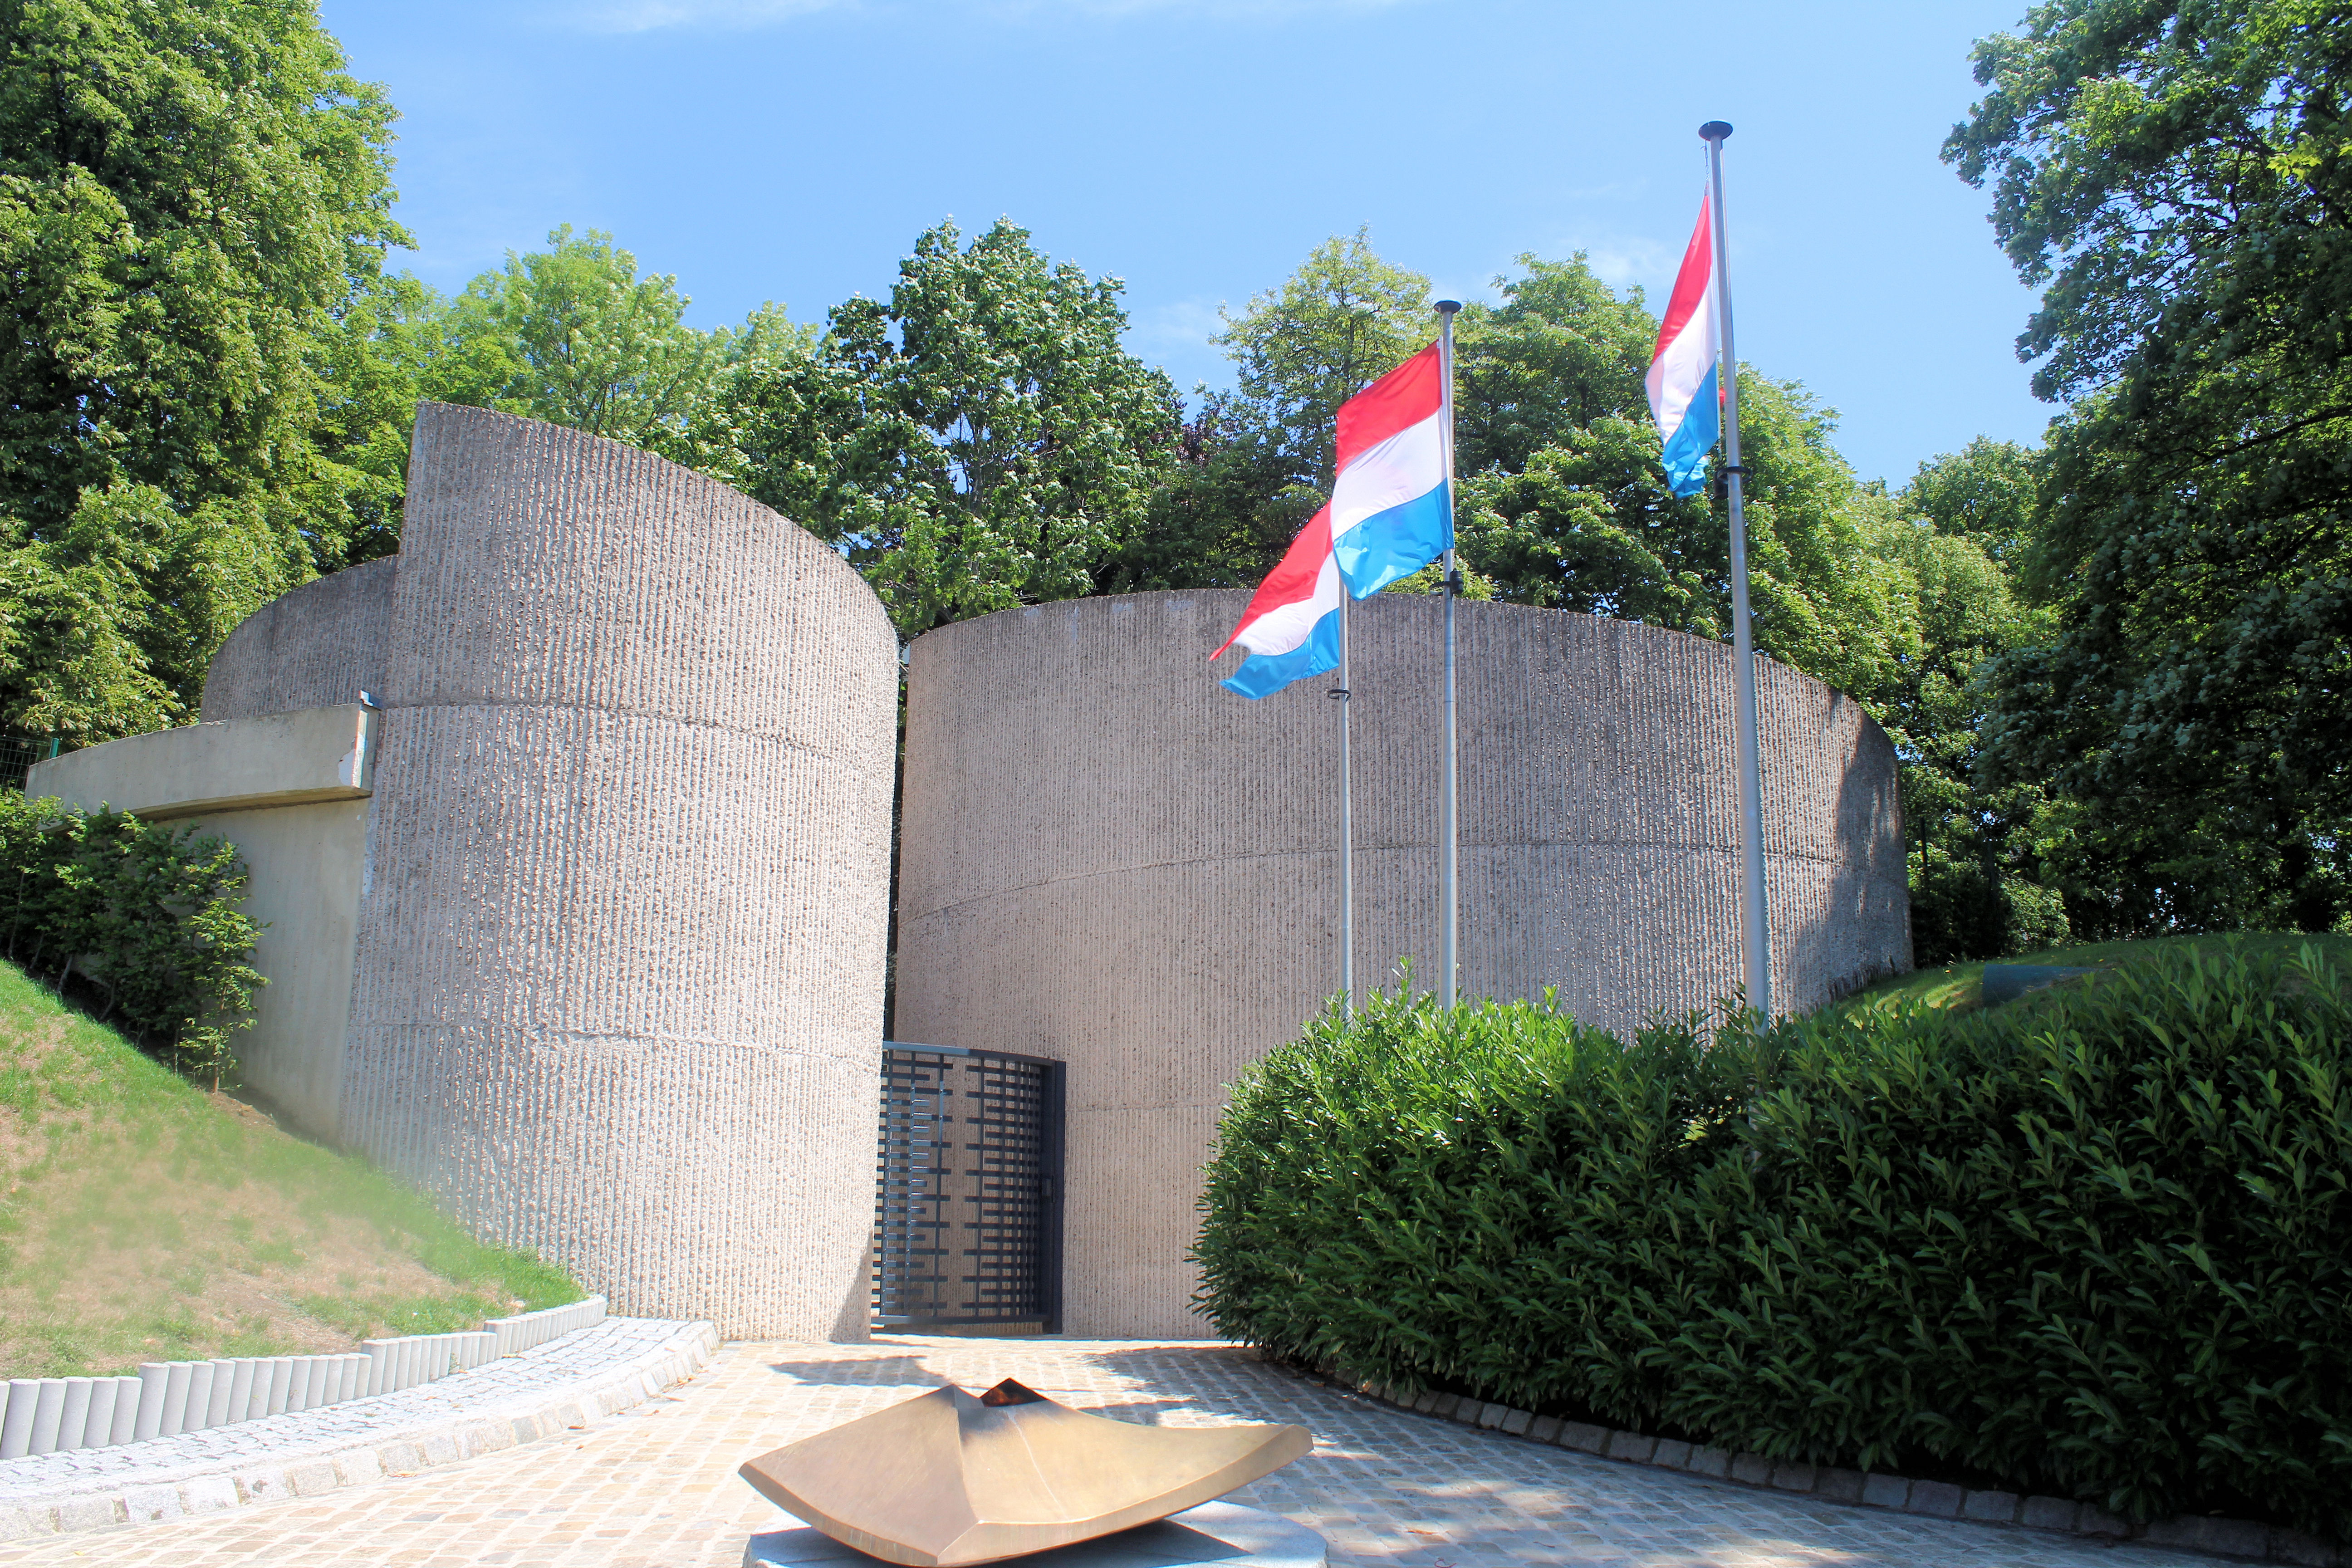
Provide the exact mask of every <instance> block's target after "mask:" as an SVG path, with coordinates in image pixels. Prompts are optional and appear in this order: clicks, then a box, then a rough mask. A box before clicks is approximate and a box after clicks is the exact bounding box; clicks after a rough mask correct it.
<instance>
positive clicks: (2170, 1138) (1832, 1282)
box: [1198, 949, 2352, 1539]
mask: <svg viewBox="0 0 2352 1568" xmlns="http://www.w3.org/2000/svg"><path fill="white" fill-rule="evenodd" d="M2345 980H2346V977H2345V975H2344V974H2343V973H2339V972H2337V971H2336V970H2335V969H2334V968H2332V967H2331V964H2330V961H2329V960H2328V959H2327V958H2326V956H2325V955H2324V954H2323V953H2322V952H2319V951H2318V950H2316V949H2305V950H2303V952H2301V954H2300V955H2299V956H2282V955H2276V954H2248V953H2243V952H2223V953H2221V954H2219V955H2213V954H2207V955H2203V956H2200V955H2199V954H2196V953H2192V952H2182V953H2179V954H2178V955H2176V956H2174V957H2171V958H2168V959H2166V960H2163V961H2159V962H2155V963H2145V964H2141V965H2136V966H2133V967H2130V968H2126V969H2123V970H2120V971H2117V972H2116V973H2112V974H2105V975H2101V976H2098V977H2096V978H2095V983H2090V984H2082V985H2079V986H2075V987H2070V988H2067V989H2065V990H2063V991H2061V992H2057V993H2053V994H2047V995H2045V996H2042V997H2039V998H2033V999H2030V1000H2029V1001H2028V1002H2025V1003H2020V1004H2016V1005H2012V1006H2011V1007H2008V1008H2003V1009H2000V1010H1998V1011H1993V1012H1988V1013H1978V1014H1972V1015H1965V1016H1959V1015H1953V1014H1949V1013H1929V1012H1926V1011H1923V1010H1916V1009H1914V1010H1910V1011H1906V1012H1898V1013H1895V1014H1893V1015H1887V1014H1874V1013H1872V1012H1870V1011H1867V1010H1861V1009H1856V1010H1851V1011H1847V1012H1844V1013H1841V1014H1838V1015H1834V1016H1832V1015H1824V1016H1820V1017H1817V1018H1814V1019H1811V1020H1799V1021H1795V1022H1791V1023H1789V1024H1785V1025H1782V1026H1779V1027H1777V1028H1775V1029H1772V1030H1770V1031H1769V1032H1762V1033H1759V1032H1754V1031H1751V1030H1748V1029H1747V1028H1745V1027H1739V1026H1723V1027H1719V1028H1717V1029H1716V1030H1715V1031H1713V1032H1712V1033H1710V1032H1709V1030H1708V1029H1707V1028H1706V1020H1704V1019H1690V1020H1685V1021H1683V1022H1681V1023H1678V1024H1675V1025H1672V1026H1665V1027H1660V1028H1656V1029H1654V1030H1651V1031H1649V1032H1646V1033H1644V1034H1643V1035H1642V1036H1640V1037H1638V1038H1637V1039H1636V1040H1634V1041H1633V1043H1632V1044H1630V1045H1627V1044H1622V1043H1621V1042H1619V1041H1618V1040H1616V1039H1615V1038H1613V1037H1610V1036H1608V1035H1606V1034H1602V1033H1600V1032H1598V1031H1594V1030H1589V1029H1583V1028H1580V1027H1579V1026H1577V1025H1576V1024H1574V1023H1573V1022H1572V1021H1571V1020H1570V1019H1568V1018H1566V1017H1564V1016H1559V1015H1558V1014H1556V1013H1554V1012H1551V1011H1548V1010H1546V1009H1544V1008H1541V1007H1535V1006H1529V1005H1524V1004H1515V1005H1494V1004H1489V1005H1485V1006H1481V1007H1475V1008H1467V1007H1465V1008H1463V1009H1460V1010H1458V1011H1457V1012H1456V1013H1455V1014H1454V1015H1453V1016H1447V1015H1444V1014H1442V1013H1440V1012H1439V1011H1437V1010H1436V1009H1435V1007H1434V1006H1433V1005H1431V1004H1429V1003H1428V1002H1427V1001H1426V1000H1418V1001H1406V1000H1401V999H1399V998H1396V997H1387V998H1383V999H1381V1000H1380V1001H1377V1002H1375V1003H1374V1004H1373V1005H1370V1007H1368V1008H1367V1009H1365V1010H1364V1011H1363V1012H1362V1013H1361V1015H1360V1016H1359V1019H1358V1021H1357V1023H1356V1024H1355V1026H1353V1027H1348V1026H1342V1025H1341V1024H1340V1023H1339V1021H1338V1020H1337V1019H1336V1017H1327V1018H1325V1019H1324V1020H1322V1021H1321V1022H1320V1023H1318V1024H1317V1025H1315V1026H1313V1027H1311V1028H1310V1030H1309V1031H1308V1033H1307V1036H1306V1037H1305V1038H1303V1039H1302V1040H1300V1041H1299V1042H1298V1043H1297V1044H1295V1045H1292V1046H1289V1047H1285V1048H1284V1049H1282V1050H1280V1051H1278V1052H1276V1053H1275V1054H1274V1055H1273V1056H1271V1057H1269V1058H1267V1059H1266V1060H1265V1062H1264V1063H1262V1064H1261V1065H1260V1066H1259V1067H1258V1068H1255V1070H1254V1071H1252V1072H1251V1073H1250V1074H1249V1075H1248V1076H1247V1077H1246V1078H1245V1079H1244V1081H1242V1082H1241V1083H1239V1084H1236V1085H1235V1086H1234V1094H1233V1102H1232V1106H1231V1109H1230V1110H1228V1111H1227V1112H1226V1114H1225V1117H1224V1119H1223V1124H1222V1127H1221V1131H1220V1138H1219V1144H1218V1149H1217V1152H1216V1155H1215V1158H1214V1160H1213V1163H1212V1165H1211V1167H1210V1172H1209V1182H1208V1189H1207V1194H1206V1196H1205V1197H1204V1199H1203V1207H1204V1209H1205V1211H1206V1219H1205V1224H1204V1226H1203V1230H1202V1236H1201V1239H1200V1242H1199V1247H1198V1258H1199V1260H1200V1262H1201V1264H1202V1268H1203V1274H1204V1279H1205V1284H1204V1286H1203V1289H1202V1306H1203V1308H1204V1310H1206V1311H1207V1312H1208V1313H1209V1315H1210V1316H1211V1317H1212V1318H1213V1319H1214V1320H1215V1321H1216V1323H1217V1326H1218V1327H1219V1329H1220V1330H1221V1331H1223V1332H1225V1333H1227V1334H1229V1335H1233V1336H1235V1337H1238V1338H1242V1339H1245V1340H1248V1341H1252V1342H1256V1343H1258V1344H1261V1345H1264V1346H1266V1347H1268V1348H1269V1349H1271V1350H1273V1351H1275V1352H1278V1353H1282V1354H1286V1355H1290V1356H1294V1357H1297V1358H1301V1359H1305V1360H1308V1361H1312V1362H1318V1363H1320V1362H1326V1361H1328V1362H1336V1363H1339V1365H1340V1366H1342V1367H1344V1368H1345V1369H1347V1370H1348V1371H1349V1373H1351V1374H1353V1375H1356V1376H1360V1377H1370V1378H1376V1379H1379V1380H1381V1381H1383V1382H1388V1383H1394V1384H1406V1385H1426V1384H1433V1383H1440V1384H1446V1385H1449V1386H1454V1387H1458V1388H1464V1389H1466V1390H1470V1391H1475V1392H1476V1393H1479V1394H1483V1395H1485V1396H1486V1397H1488V1398H1491V1399H1495V1400H1499V1401H1503V1402H1506V1403H1508V1404H1511V1405H1517V1406H1520V1407H1522V1408H1532V1409H1537V1410H1556V1411H1574V1412H1582V1413H1585V1414H1587V1415H1590V1416H1592V1417H1597V1418H1599V1419H1601V1420H1604V1421H1606V1422H1609V1423H1611V1424H1613V1425H1617V1426H1630V1427H1634V1428H1637V1429H1642V1430H1646V1431H1651V1432H1660V1433H1673V1434H1679V1435H1681V1436H1688V1437H1692V1438H1696V1439H1703V1440H1705V1441H1707V1442H1711V1443H1715V1444H1717V1445H1720V1446H1723V1447H1733V1448H1744V1449H1752V1450H1755V1451H1757V1452H1759V1453H1764V1454H1768V1455H1774V1456H1789V1457H1794V1458H1805V1459H1810V1460H1812V1461H1815V1462H1819V1463H1833V1464H1841V1465H1848V1466H1856V1467H1861V1468H1876V1469H1883V1470H1895V1471H1898V1472H1908V1473H1913V1474H1916V1473H1919V1472H1920V1471H1921V1470H1923V1469H1925V1470H1930V1471H1936V1470H1940V1471H1943V1472H1945V1473H1966V1474H1972V1475H1973V1476H1975V1477H1978V1478H1999V1479H2000V1480H2001V1481H2002V1482H2004V1483H2005V1484H2007V1485H2009V1486H2011V1487H2012V1488H2014V1489H2018V1490H2020V1491H2026V1492H2042V1493H2056V1494H2060V1495H2065V1496H2071V1497H2075V1498H2080V1499H2083V1500H2088V1501H2092V1502H2095V1503H2098V1504H2100V1505H2101V1506H2104V1507H2106V1508H2109V1509H2112V1510H2116V1511H2117V1512H2120V1513H2123V1514H2125V1515H2126V1516H2127V1517H2130V1518H2134V1519H2138V1520H2146V1519H2149V1518H2154V1517H2161V1516H2167V1515H2170V1514H2175V1513H2183V1512H2204V1511H2215V1510H2218V1511H2222V1512H2230V1513H2245V1512H2253V1513H2258V1514H2260V1515H2262V1516H2263V1517H2265V1518H2269V1519H2272V1520H2275V1521H2283V1522H2286V1523H2289V1524H2292V1525H2294V1526H2296V1527H2298V1528H2301V1529H2305V1530H2309V1531H2318V1532H2321V1533H2324V1534H2329V1535H2333V1536H2335V1537H2336V1538H2338V1539H2343V1538H2346V1537H2347V1535H2352V1198H2347V1192H2346V1184H2347V1178H2348V1177H2352V1085H2347V1068H2352V1006H2347V994H2346V988H2345Z"/></svg>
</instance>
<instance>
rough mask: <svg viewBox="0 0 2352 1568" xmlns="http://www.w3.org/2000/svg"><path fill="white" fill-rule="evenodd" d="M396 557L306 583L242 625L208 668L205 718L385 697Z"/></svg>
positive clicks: (245, 716) (243, 716)
mask: <svg viewBox="0 0 2352 1568" xmlns="http://www.w3.org/2000/svg"><path fill="white" fill-rule="evenodd" d="M399 578H400V558H399V557H398V556H396V555H390V556H386V557H384V558H383V560H381V561H371V562H369V563H367V564H366V565H364V566H353V567H352V568H351V569H350V570H348V571H343V572H338V573H336V574H334V575H333V576H331V577H321V578H319V579H318V580H317V581H316V582H311V583H305V584H302V585H301V586H300V587H299V588H297V589H295V590H294V591H293V592H292V593H290V594H285V595H280V596H278V598H275V599H272V600H271V601H270V602H269V603H268V604H266V605H262V606H261V608H259V609H257V610H256V611H254V612H253V614H251V615H249V616H246V618H245V619H244V620H242V621H240V622H238V623H237V627H236V630H235V631H233V632H231V633H229V634H228V640H227V641H226V642H224V643H222V644H221V647H220V651H219V652H218V653H215V655H213V661H212V663H211V664H210V665H209V666H208V667H206V668H205V701H204V714H203V717H204V720H205V722H207V723H210V722H212V721H215V720H226V719H255V718H258V717H260V716H261V715H262V714H264V713H290V712H293V711H296V710H299V709H304V708H333V707H337V706H340V705H341V704H343V703H346V702H357V701H358V700H360V693H361V692H362V691H365V692H367V693H369V694H370V695H372V696H375V697H377V698H378V699H379V700H381V698H382V693H383V670H384V664H383V656H384V647H385V644H386V643H387V642H388V641H389V640H390V638H391V636H392V596H393V592H394V585H395V584H397V583H398V581H399Z"/></svg>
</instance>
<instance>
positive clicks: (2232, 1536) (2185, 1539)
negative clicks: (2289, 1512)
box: [2139, 1517, 2271, 1557]
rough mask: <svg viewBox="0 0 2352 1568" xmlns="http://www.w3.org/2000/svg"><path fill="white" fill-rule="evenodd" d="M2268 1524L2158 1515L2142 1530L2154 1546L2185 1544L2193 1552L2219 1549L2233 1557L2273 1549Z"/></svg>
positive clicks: (2147, 1540) (2253, 1555)
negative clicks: (2171, 1517) (2158, 1516)
mask: <svg viewBox="0 0 2352 1568" xmlns="http://www.w3.org/2000/svg"><path fill="white" fill-rule="evenodd" d="M2270 1538H2271V1531H2270V1526H2268V1525H2266V1524H2256V1523H2254V1522H2253V1521H2252V1520H2244V1519H2198V1518H2193V1517H2189V1518H2181V1519H2159V1520H2157V1521H2155V1522H2153V1523H2151V1524H2150V1525H2149V1526H2148V1527H2147V1529H2146V1530H2145V1531H2141V1532H2140V1537H2139V1539H2140V1540H2142V1541H2143V1542H2147V1544H2149V1545H2151V1546H2185V1547H2187V1548H2189V1550H2190V1551H2192V1552H2225V1553H2227V1554H2228V1555H2230V1556H2232V1557H2261V1556H2263V1555H2264V1554H2265V1553H2267V1552H2269V1550H2270Z"/></svg>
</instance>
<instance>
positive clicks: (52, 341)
mask: <svg viewBox="0 0 2352 1568" xmlns="http://www.w3.org/2000/svg"><path fill="white" fill-rule="evenodd" d="M391 120H392V110H391V108H390V106H389V105H388V104H387V103H386V102H385V101H384V100H383V96H382V94H381V93H380V92H379V91H378V90H377V89H373V88H371V87H364V86H362V85H361V84H359V83H358V82H356V81H354V80H352V78H351V77H350V76H349V75H348V74H346V72H345V70H344V68H343V59H342V57H341V51H340V50H339V49H338V48H337V47H336V46H335V43H334V41H333V40H332V39H331V37H328V36H327V35H326V33H325V32H323V31H322V30H321V29H320V27H319V26H318V22H317V18H316V16H315V15H314V14H313V10H312V7H311V6H310V5H308V4H302V3H299V0H278V3H274V4H256V5H237V6H221V5H210V4H203V3H200V0H143V3H140V4H132V3H131V0H15V3H10V4H5V5H0V270H5V274H6V276H7V278H8V279H9V288H8V290H7V293H6V298H5V302H0V388H5V396H0V550H5V558H0V720H5V721H6V722H8V723H9V724H11V725H14V726H16V727H18V728H28V729H34V730H38V731H58V732H62V733H65V734H68V735H70V736H73V737H76V738H80V739H91V740H96V739H104V738H107V737H108V736H110V735H115V734H121V733H125V732H128V731H135V730H139V729H145V728H152V726H153V725H154V724H156V723H158V722H162V721H168V720H170V719H172V718H173V717H176V716H177V715H179V714H181V713H183V712H184V711H185V710H186V707H187V705H188V702H187V699H188V696H189V694H190V693H191V691H192V689H193V687H192V684H191V682H192V678H193V677H195V676H199V675H200V674H201V670H202V668H203V660H204V658H205V657H206V656H207V655H208V654H209V653H210V651H211V642H212V641H215V640H216V638H217V635H218V634H219V633H221V632H225V631H226V626H233V625H234V624H235V622H236V619H237V618H239V617H240V616H242V615H243V614H244V613H245V612H246V611H247V610H248V609H250V608H251V607H252V605H255V604H257V603H259V602H260V601H261V600H262V599H265V598H267V597H268V596H270V595H273V594H275V593H278V592H280V591H282V590H283V589H284V588H286V587H288V586H291V585H292V584H294V583H297V582H299V581H301V580H302V579H303V578H304V577H306V576H308V575H309V574H310V573H311V572H312V571H313V570H315V569H316V568H317V566H318V565H320V564H321V563H338V562H340V560H341V552H342V551H343V548H344V545H345V542H346V539H347V536H348V534H349V532H350V531H351V529H352V526H353V515H352V508H351V507H350V506H349V505H348V504H347V503H346V494H347V492H348V491H349V490H350V489H352V485H353V482H354V478H355V477H354V475H352V473H351V472H350V471H349V470H348V469H347V468H346V467H345V465H343V464H342V463H341V461H340V457H341V454H340V453H339V452H337V451H336V450H335V449H334V448H333V447H332V445H331V443H330V442H322V441H321V440H320V439H318V438H317V431H316V427H315V426H316V412H317V407H318V404H319V402H320V397H321V395H322V391H321V385H320V377H319V374H318V370H317V366H316V363H315V361H314V359H313V357H312V354H311V344H312V342H313V336H314V333H315V331H316V330H317V329H318V328H319V327H320V324H321V323H323V322H324V321H326V320H327V319H328V317H329V315H330V313H331V311H332V310H335V309H336V308H337V307H338V306H339V305H340V304H341V301H342V300H345V299H346V297H347V296H348V295H349V293H350V291H351V289H352V286H353V283H354V281H355V280H357V279H365V278H368V277H371V276H373V274H374V272H375V271H376V269H377V268H379V267H380V265H381V261H382V258H383V251H384V248H385V247H386V246H388V245H391V244H394V243H399V242H401V241H402V240H403V236H402V234H401V231H400V229H399V228H398V226H396V225H394V223H393V221H392V219H391V216H390V210H391V203H392V190H391V186H390V184H389V182H388V178H387V173H388V168H389V159H388V156H387V154H386V152H385V147H386V144H387V142H388V141H389V129H388V128H389V126H390V123H391ZM118 528H120V529H121V532H120V533H118V532H116V531H115V530H117V529H118ZM208 639H209V640H208Z"/></svg>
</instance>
